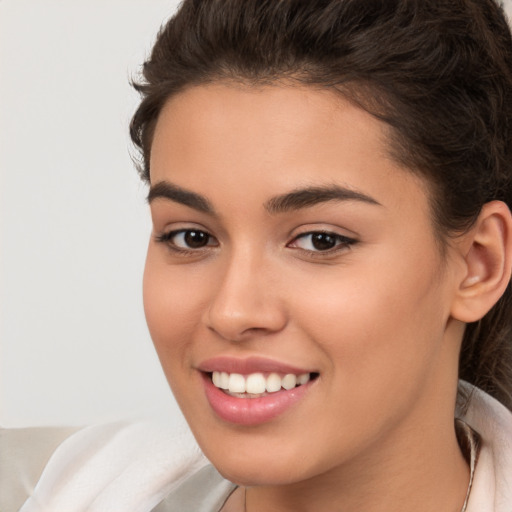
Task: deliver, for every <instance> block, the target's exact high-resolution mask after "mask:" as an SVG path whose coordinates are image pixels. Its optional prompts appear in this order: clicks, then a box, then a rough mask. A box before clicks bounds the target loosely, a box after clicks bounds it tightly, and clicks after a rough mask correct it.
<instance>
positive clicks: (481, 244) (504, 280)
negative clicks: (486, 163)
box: [451, 201, 512, 323]
mask: <svg viewBox="0 0 512 512" xmlns="http://www.w3.org/2000/svg"><path fill="white" fill-rule="evenodd" d="M460 242H461V244H460V247H461V248H462V250H463V253H462V256H463V259H464V270H465V275H464V276H463V278H462V280H460V282H458V288H457V290H456V296H455V300H454V302H453V304H452V310H451V313H452V317H453V318H456V319H457V320H460V321H462V322H466V323H470V322H476V321H477V320H480V319H481V318H482V317H483V316H485V314H486V313H487V312H488V311H489V310H490V309H491V308H492V307H493V306H494V304H496V302H497V301H498V299H499V298H500V297H501V296H502V294H503V292H504V291H505V289H506V287H507V285H508V283H509V280H510V275H511V267H512V215H511V213H510V210H509V209H508V207H507V205H506V204H505V203H503V202H501V201H492V202H490V203H486V204H485V205H484V207H483V208H482V211H481V212H480V215H479V216H478V219H477V221H476V223H475V225H474V226H473V227H472V228H471V230H470V231H468V232H467V233H465V234H464V235H462V239H461V241H460Z"/></svg>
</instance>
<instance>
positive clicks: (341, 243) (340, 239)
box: [288, 230, 357, 257]
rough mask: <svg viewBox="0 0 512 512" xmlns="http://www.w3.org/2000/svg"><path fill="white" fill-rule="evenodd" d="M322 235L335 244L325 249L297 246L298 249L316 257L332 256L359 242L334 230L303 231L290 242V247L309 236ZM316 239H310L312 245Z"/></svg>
mask: <svg viewBox="0 0 512 512" xmlns="http://www.w3.org/2000/svg"><path fill="white" fill-rule="evenodd" d="M314 236H317V237H318V236H321V237H325V238H327V239H331V240H332V242H334V243H335V245H334V246H333V247H331V248H328V249H325V250H320V249H317V250H313V249H304V248H302V247H296V248H297V249H299V250H301V251H304V252H306V253H308V254H311V255H313V256H314V257H322V256H332V255H334V254H337V253H338V252H340V251H344V250H347V249H348V248H349V247H350V246H352V245H354V244H356V243H357V240H356V239H354V238H349V237H347V236H344V235H340V234H338V233H333V232H332V231H321V230H320V231H308V232H307V233H301V234H300V235H297V236H296V237H295V238H294V239H293V240H292V241H291V242H290V243H289V244H288V247H293V244H296V243H297V241H299V240H301V239H302V240H303V239H306V238H307V237H314ZM313 244H314V241H313V240H311V241H310V245H313Z"/></svg>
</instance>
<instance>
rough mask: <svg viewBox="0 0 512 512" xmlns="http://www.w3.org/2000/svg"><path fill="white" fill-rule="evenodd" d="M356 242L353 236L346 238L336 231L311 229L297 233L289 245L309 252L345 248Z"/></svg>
mask: <svg viewBox="0 0 512 512" xmlns="http://www.w3.org/2000/svg"><path fill="white" fill-rule="evenodd" d="M355 243H356V240H354V239H353V238H348V237H346V236H343V235H338V234H337V233H329V232H324V231H313V232H309V233H304V234H302V235H299V236H298V237H297V238H295V240H293V241H292V242H291V243H290V244H289V247H293V248H298V249H303V250H305V251H310V252H329V251H335V250H337V249H343V248H347V247H349V246H350V245H353V244H355Z"/></svg>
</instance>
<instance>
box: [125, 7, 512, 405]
mask: <svg viewBox="0 0 512 512" xmlns="http://www.w3.org/2000/svg"><path fill="white" fill-rule="evenodd" d="M217 80H235V81H240V82H243V83H248V84H265V83H273V82H276V81H282V80H285V81H286V82H287V83H288V82H291V83H297V84H302V85H304V84H306V85H311V86H315V87H324V88H332V89H335V90H337V91H339V92H340V93H341V94H343V95H344V96H345V97H347V98H348V99H349V100H351V101H353V102H355V103H357V104H358V105H359V106H360V107H362V108H364V109H365V110H367V111H368V112H370V113H372V114H373V115H374V116H376V117H378V118H379V119H381V120H382V121H384V122H385V123H387V124H388V125H389V126H390V127H391V129H390V147H391V152H392V155H393V156H394V157H395V158H396V160H397V161H398V162H399V163H401V164H403V165H405V166H406V167H407V168H409V169H410V170H411V171H412V172H416V173H419V174H420V175H422V176H424V177H425V178H426V179H427V181H428V182H429V184H430V185H431V188H432V202H433V212H434V214H433V216H434V220H435V225H436V227H437V228H438V230H439V233H441V234H443V236H444V237H445V238H446V237H447V236H453V235H454V234H457V233H460V232H461V231H464V230H466V229H467V228H469V227H470V226H471V225H472V224H473V222H474V220H475V219H476V218H477V216H478V214H479V212H480V210H481V208H482V206H483V205H484V204H485V203H486V202H488V201H491V200H494V199H498V200H502V201H505V202H506V203H507V204H508V205H509V207H510V206H511V205H512V168H511V166H512V154H511V142H512V125H511V123H512V40H511V35H510V30H509V27H508V25H507V21H506V19H505V15H504V13H503V10H502V8H501V7H500V6H498V4H497V3H496V2H494V1H493V0H185V1H184V2H183V3H182V4H181V6H180V8H179V10H178V12H177V13H176V14H175V15H174V17H172V18H171V19H170V20H169V22H168V23H167V24H166V25H165V26H164V27H163V28H162V30H161V31H160V33H159V35H158V38H157V40H156V43H155V45H154V47H153V50H152V53H151V56H150V58H149V59H148V61H147V62H146V63H145V64H144V67H143V77H142V78H141V80H140V81H139V82H138V83H135V84H134V86H135V88H136V89H137V90H138V91H139V92H140V93H141V95H142V101H141V103H140V106H139V108H138V110H137V111H136V113H135V115H134V116H133V119H132V123H131V127H130V133H131V137H132V140H133V142H134V144H135V146H136V147H137V148H138V150H139V151H140V154H141V160H140V165H139V171H140V174H141V176H142V178H143V179H144V180H146V181H149V178H150V172H151V170H150V166H149V161H150V152H151V142H152V137H153V131H154V127H155V124H156V121H157V119H158V115H159V113H160V111H161V109H162V107H163V105H164V103H165V102H166V100H167V99H168V98H169V97H170V96H172V95H174V94H177V93H178V92H180V91H182V90H183V89H185V88H187V87H190V86H192V85H197V84H204V83H208V82H211V81H217ZM511 295H512V291H511V288H510V285H509V287H508V288H507V290H506V292H505V294H504V296H503V297H502V298H501V299H500V301H499V302H498V303H497V304H496V305H495V306H494V308H493V309H492V310H491V311H490V312H489V313H488V314H487V315H486V316H485V317H484V318H483V319H482V320H481V321H479V322H476V323H474V324H469V325H468V326H467V328H466V332H465V336H464V340H463V345H462V353H461V357H460V377H461V378H462V379H464V380H467V381H469V382H470V383H472V384H475V385H477V386H478V387H480V388H482V389H484V390H485V391H487V392H489V393H490V394H491V395H494V396H495V397H496V398H498V399H499V400H500V401H501V402H502V403H504V404H505V405H507V407H509V408H511V409H512V298H511Z"/></svg>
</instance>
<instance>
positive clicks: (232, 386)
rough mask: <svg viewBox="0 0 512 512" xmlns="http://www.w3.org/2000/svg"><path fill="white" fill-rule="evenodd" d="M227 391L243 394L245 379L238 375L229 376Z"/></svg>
mask: <svg viewBox="0 0 512 512" xmlns="http://www.w3.org/2000/svg"><path fill="white" fill-rule="evenodd" d="M228 389H229V392H230V393H245V377H244V376H243V375H240V374H239V373H232V374H231V375H230V376H229V384H228Z"/></svg>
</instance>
